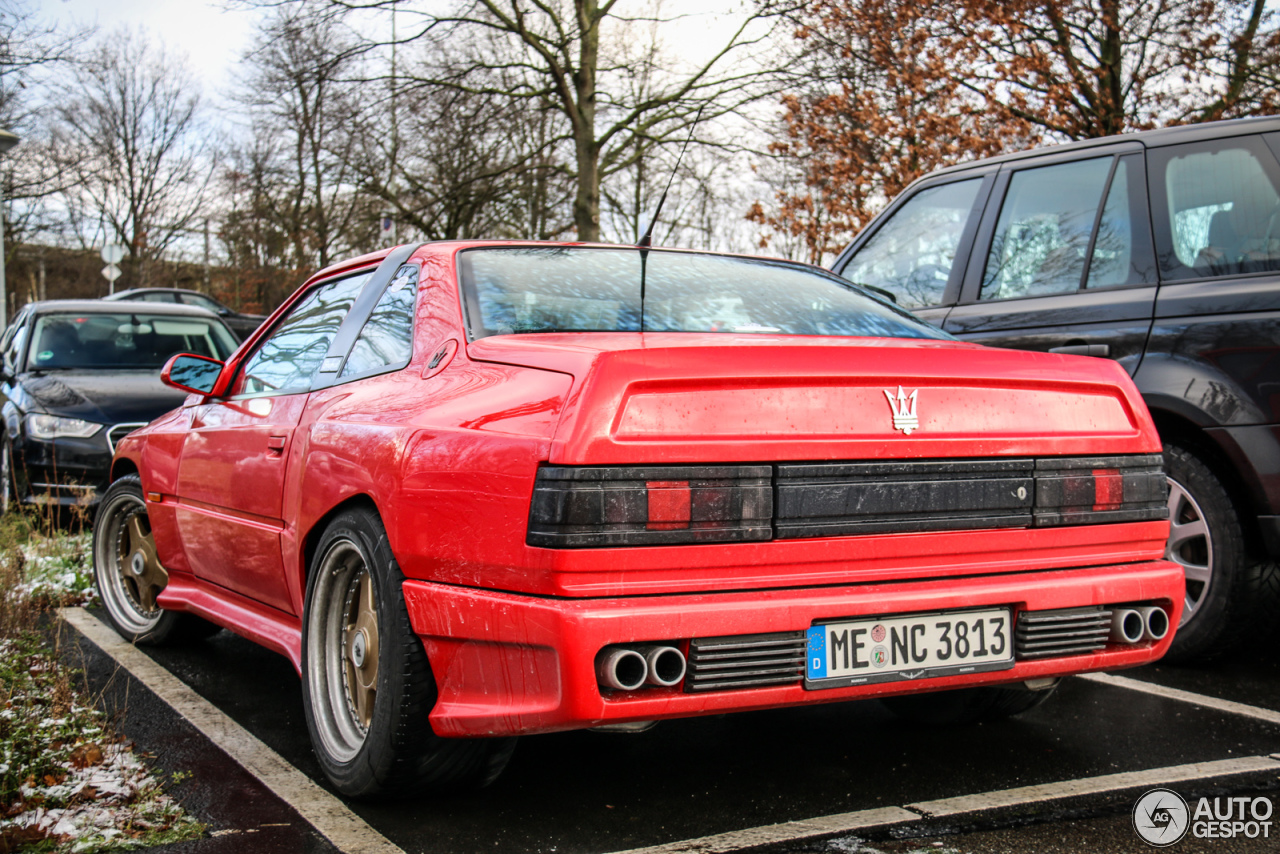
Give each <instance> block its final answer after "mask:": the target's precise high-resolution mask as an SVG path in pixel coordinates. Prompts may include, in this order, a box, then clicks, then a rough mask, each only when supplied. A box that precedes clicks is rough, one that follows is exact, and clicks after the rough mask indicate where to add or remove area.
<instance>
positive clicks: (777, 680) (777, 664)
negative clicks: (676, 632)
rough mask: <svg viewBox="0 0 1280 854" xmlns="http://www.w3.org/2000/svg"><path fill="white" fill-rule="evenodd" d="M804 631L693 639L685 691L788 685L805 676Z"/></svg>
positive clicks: (805, 641) (690, 647)
mask: <svg viewBox="0 0 1280 854" xmlns="http://www.w3.org/2000/svg"><path fill="white" fill-rule="evenodd" d="M806 643H807V640H806V635H805V633H804V632H775V633H773V634H767V635H733V636H730V637H722V638H694V639H693V641H691V642H690V644H689V659H688V671H687V672H686V675H685V679H684V690H685V691H686V692H698V691H725V690H729V689H732V688H760V687H763V686H766V685H787V684H790V683H794V682H799V681H800V680H801V678H802V677H803V676H804V656H805V649H806Z"/></svg>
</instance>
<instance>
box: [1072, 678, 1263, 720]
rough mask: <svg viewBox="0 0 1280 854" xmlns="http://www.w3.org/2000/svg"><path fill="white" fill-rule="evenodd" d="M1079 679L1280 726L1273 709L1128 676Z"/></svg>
mask: <svg viewBox="0 0 1280 854" xmlns="http://www.w3.org/2000/svg"><path fill="white" fill-rule="evenodd" d="M1077 678H1079V679H1087V680H1089V681H1090V682H1097V683H1099V684H1101V685H1111V686H1114V687H1116V688H1126V689H1128V690H1130V691H1141V692H1142V693H1144V694H1153V695H1155V696H1157V697H1164V698H1165V699H1167V700H1179V701H1181V702H1183V703H1194V704H1195V705H1197V706H1204V707H1205V708H1206V709H1215V710H1217V711H1219V712H1227V713H1228V714H1232V715H1241V716H1243V717H1246V718H1253V719H1254V720H1259V721H1266V722H1267V723H1270V724H1280V712H1277V711H1273V710H1271V709H1262V708H1259V707H1257V706H1247V705H1245V704H1244V703H1236V702H1232V701H1231V700H1219V699H1218V698H1217V697H1207V696H1205V695H1204V694H1195V693H1192V692H1191V691H1181V690H1179V689H1177V688H1166V687H1164V686H1163V685H1152V684H1151V683H1150V682H1142V681H1140V680H1138V679H1130V678H1129V677H1127V676H1113V675H1112V674H1110V673H1089V674H1086V675H1084V676H1080V677H1077Z"/></svg>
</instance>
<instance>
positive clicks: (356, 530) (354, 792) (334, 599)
mask: <svg viewBox="0 0 1280 854" xmlns="http://www.w3.org/2000/svg"><path fill="white" fill-rule="evenodd" d="M403 582H404V576H403V575H402V574H401V572H400V569H399V566H398V565H397V563H396V561H395V558H394V557H393V556H392V554H391V548H390V545H389V544H388V542H387V535H386V531H385V529H384V528H383V525H382V521H381V519H380V518H379V517H378V515H377V513H376V512H374V511H373V510H371V509H368V508H363V507H358V508H352V509H349V510H345V511H343V512H341V513H340V514H339V515H337V516H336V517H335V518H334V519H333V520H332V521H331V522H330V523H329V525H328V527H327V528H326V529H325V531H324V534H323V535H322V536H321V538H320V541H319V543H318V544H317V547H316V550H315V557H314V559H313V560H312V565H311V568H310V572H309V573H308V578H307V593H306V605H305V608H304V612H303V623H302V692H303V707H304V710H305V714H306V720H307V729H308V731H309V732H310V734H311V742H312V745H313V746H314V747H315V751H316V755H317V757H318V758H319V760H320V766H321V767H322V768H323V769H324V772H325V774H326V775H327V776H328V778H329V779H330V781H332V783H333V785H334V786H335V787H336V788H337V789H338V791H339V792H341V793H342V794H344V795H346V796H347V797H351V798H374V797H412V796H413V795H415V794H420V793H423V792H438V791H446V790H449V791H452V790H457V789H462V788H479V787H481V786H485V785H488V784H489V783H491V782H493V780H494V779H496V778H497V776H498V774H500V773H501V772H502V769H503V768H504V767H506V764H507V761H508V760H509V759H510V758H511V753H512V751H513V750H514V749H515V741H516V740H515V739H514V738H488V739H462V738H441V737H439V736H437V735H436V734H435V733H434V732H432V731H431V727H430V724H429V722H428V719H427V716H428V715H429V714H430V712H431V709H432V707H433V706H434V705H435V701H436V683H435V679H434V677H433V676H432V673H431V666H430V664H429V662H428V661H427V655H426V651H425V650H424V649H423V646H422V641H421V640H420V639H419V638H418V636H417V635H415V634H414V633H413V629H412V627H411V626H410V625H409V616H408V613H407V612H406V610H405V604H404V593H403V591H402V589H401V585H402V584H403Z"/></svg>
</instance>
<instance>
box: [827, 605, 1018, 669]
mask: <svg viewBox="0 0 1280 854" xmlns="http://www.w3.org/2000/svg"><path fill="white" fill-rule="evenodd" d="M1010 628H1011V621H1010V617H1009V609H1008V608H985V609H982V610H977V611H941V612H935V613H930V614H906V615H900V616H895V617H873V618H868V619H859V620H847V621H841V622H834V623H823V624H821V625H817V626H810V627H809V643H808V662H807V665H806V667H805V679H804V685H805V687H806V688H809V689H816V688H836V687H840V686H843V685H868V684H872V683H875V682H896V681H898V680H903V679H925V678H929V677H934V676H954V675H957V674H961V673H981V672H983V671H987V670H1008V669H1009V668H1011V667H1013V632H1012V631H1011V630H1010Z"/></svg>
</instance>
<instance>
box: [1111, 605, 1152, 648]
mask: <svg viewBox="0 0 1280 854" xmlns="http://www.w3.org/2000/svg"><path fill="white" fill-rule="evenodd" d="M1146 633H1147V621H1146V620H1145V619H1143V616H1142V614H1140V613H1139V612H1137V611H1135V610H1134V609H1132V608H1119V609H1117V610H1116V611H1115V612H1114V613H1112V615H1111V635H1110V638H1109V639H1110V640H1112V641H1115V642H1116V643H1137V642H1138V641H1140V640H1142V638H1143V637H1144V636H1145V635H1146Z"/></svg>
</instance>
